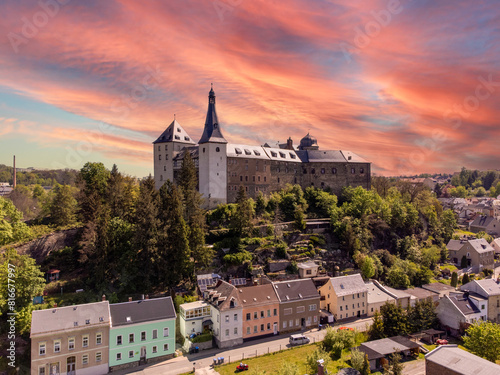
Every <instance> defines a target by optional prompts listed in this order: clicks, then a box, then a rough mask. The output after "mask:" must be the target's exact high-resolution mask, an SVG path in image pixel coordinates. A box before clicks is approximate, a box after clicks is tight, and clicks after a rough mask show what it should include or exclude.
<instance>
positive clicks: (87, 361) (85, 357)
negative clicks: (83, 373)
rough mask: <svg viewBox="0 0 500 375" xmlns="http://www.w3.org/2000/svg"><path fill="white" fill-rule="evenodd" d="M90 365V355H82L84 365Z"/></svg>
mask: <svg viewBox="0 0 500 375" xmlns="http://www.w3.org/2000/svg"><path fill="white" fill-rule="evenodd" d="M88 364H89V355H88V354H84V355H82V365H88Z"/></svg>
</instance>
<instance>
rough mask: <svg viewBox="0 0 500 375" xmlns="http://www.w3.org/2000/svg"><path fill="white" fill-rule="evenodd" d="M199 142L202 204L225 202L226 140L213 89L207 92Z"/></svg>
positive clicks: (209, 205)
mask: <svg viewBox="0 0 500 375" xmlns="http://www.w3.org/2000/svg"><path fill="white" fill-rule="evenodd" d="M198 144H199V150H198V154H199V159H198V160H199V164H198V165H199V184H200V189H199V190H200V193H201V194H202V195H203V198H204V199H205V201H204V206H205V207H206V208H214V207H216V206H217V205H218V204H221V203H227V141H226V139H225V138H224V136H223V135H222V132H221V129H220V127H219V120H218V119H217V112H216V110H215V93H214V89H213V87H212V89H211V90H210V93H209V94H208V111H207V119H206V120H205V129H204V130H203V135H202V136H201V139H200V141H199V142H198Z"/></svg>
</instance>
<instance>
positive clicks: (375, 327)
mask: <svg viewBox="0 0 500 375" xmlns="http://www.w3.org/2000/svg"><path fill="white" fill-rule="evenodd" d="M368 335H369V337H370V340H378V339H383V338H385V337H387V336H386V335H385V333H384V321H383V319H382V315H380V313H379V312H378V311H375V314H374V315H373V323H372V325H371V327H370V329H369V330H368Z"/></svg>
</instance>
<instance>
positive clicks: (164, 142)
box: [153, 117, 195, 189]
mask: <svg viewBox="0 0 500 375" xmlns="http://www.w3.org/2000/svg"><path fill="white" fill-rule="evenodd" d="M194 145H195V143H194V142H193V140H192V139H191V137H190V136H189V135H188V133H187V132H186V131H185V130H184V129H183V128H182V126H181V125H180V124H179V123H178V122H177V120H175V117H174V121H172V123H171V124H170V125H169V126H168V127H167V129H165V131H164V132H163V133H162V135H160V136H159V137H158V139H157V140H156V141H154V142H153V150H154V174H155V186H156V188H157V189H160V188H161V187H162V185H163V184H164V183H165V182H167V180H170V181H174V164H173V160H172V159H173V158H174V157H175V156H176V155H177V154H178V153H179V152H180V151H181V150H182V149H183V148H184V147H189V146H194Z"/></svg>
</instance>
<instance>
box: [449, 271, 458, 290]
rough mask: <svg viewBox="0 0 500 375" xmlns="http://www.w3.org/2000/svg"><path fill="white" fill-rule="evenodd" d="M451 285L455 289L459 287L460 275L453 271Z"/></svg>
mask: <svg viewBox="0 0 500 375" xmlns="http://www.w3.org/2000/svg"><path fill="white" fill-rule="evenodd" d="M450 285H451V286H452V287H454V288H456V287H457V285H458V274H457V273H456V272H455V271H453V272H452V274H451V280H450Z"/></svg>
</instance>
